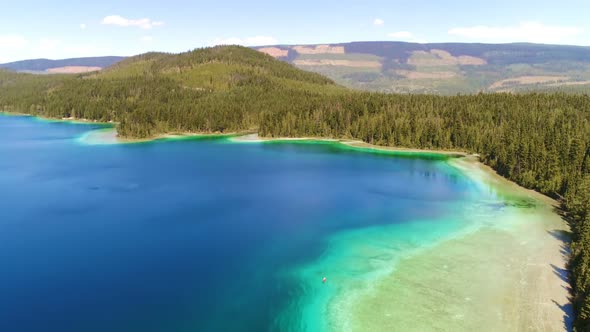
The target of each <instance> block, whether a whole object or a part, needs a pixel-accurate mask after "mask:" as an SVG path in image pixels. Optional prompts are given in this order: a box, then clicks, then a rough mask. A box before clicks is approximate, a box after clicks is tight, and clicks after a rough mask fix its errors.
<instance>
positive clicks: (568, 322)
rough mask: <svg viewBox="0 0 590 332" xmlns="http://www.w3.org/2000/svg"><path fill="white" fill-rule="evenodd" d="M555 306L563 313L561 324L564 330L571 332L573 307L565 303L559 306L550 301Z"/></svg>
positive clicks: (572, 328)
mask: <svg viewBox="0 0 590 332" xmlns="http://www.w3.org/2000/svg"><path fill="white" fill-rule="evenodd" d="M551 301H553V303H555V305H556V306H557V307H558V308H559V309H561V311H563V324H564V327H565V330H566V331H568V332H572V331H573V330H574V306H573V304H571V303H566V304H564V305H561V304H559V303H557V301H555V300H551Z"/></svg>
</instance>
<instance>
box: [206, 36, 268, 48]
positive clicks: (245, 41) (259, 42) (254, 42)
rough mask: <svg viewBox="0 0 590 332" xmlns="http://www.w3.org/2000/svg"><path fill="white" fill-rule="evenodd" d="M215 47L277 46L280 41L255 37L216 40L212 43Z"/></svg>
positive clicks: (266, 37)
mask: <svg viewBox="0 0 590 332" xmlns="http://www.w3.org/2000/svg"><path fill="white" fill-rule="evenodd" d="M212 44H213V45H242V46H266V45H276V44H278V40H277V39H276V38H274V37H269V36H255V37H247V38H225V39H216V40H215V41H213V43H212Z"/></svg>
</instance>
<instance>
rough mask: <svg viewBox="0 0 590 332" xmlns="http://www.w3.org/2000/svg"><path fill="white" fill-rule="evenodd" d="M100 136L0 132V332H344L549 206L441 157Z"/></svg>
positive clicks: (11, 126) (36, 126) (310, 145)
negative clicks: (467, 246)
mask: <svg viewBox="0 0 590 332" xmlns="http://www.w3.org/2000/svg"><path fill="white" fill-rule="evenodd" d="M101 128H104V126H103V125H98V124H77V123H69V122H55V121H46V120H41V119H37V118H33V117H24V116H2V115H0V266H2V272H1V273H0V294H1V296H0V330H1V331H23V332H25V331H61V332H63V331H197V330H198V331H265V330H281V331H283V330H293V331H300V330H309V331H319V330H330V329H338V330H339V329H341V328H345V327H343V326H341V325H338V324H341V323H342V321H343V318H342V317H349V316H350V317H353V316H355V315H356V317H363V316H362V315H363V313H355V312H354V310H352V309H351V308H352V307H354V305H352V306H351V305H350V303H356V302H355V301H356V300H355V299H359V300H358V301H360V302H362V301H361V300H360V298H361V297H362V296H363V295H362V294H363V292H367V291H368V290H369V289H370V288H371V287H373V286H374V287H377V286H376V285H378V284H379V282H382V281H383V280H385V279H384V278H387V277H388V276H391V275H392V274H393V273H398V272H399V273H402V272H403V271H404V270H403V267H404V262H406V261H408V259H410V258H411V257H420V255H424V254H425V253H426V252H428V251H429V250H432V248H433V247H436V246H437V245H439V244H441V243H449V241H453V240H454V239H459V238H464V237H465V236H469V234H474V232H477V231H478V230H480V229H482V228H486V227H488V228H489V227H490V225H494V227H495V225H496V224H495V221H496V220H498V217H499V216H503V215H505V214H506V213H507V211H509V210H510V209H516V208H518V209H520V210H523V209H526V208H527V207H529V208H530V206H535V205H538V203H536V202H535V201H534V200H530V199H524V200H523V199H521V198H518V199H517V200H518V202H520V203H523V202H524V203H525V204H517V205H518V206H516V207H515V204H512V203H511V202H514V201H515V199H512V198H510V197H507V196H506V194H505V193H503V192H501V191H498V190H496V189H494V188H492V187H491V186H489V185H487V184H485V183H481V182H479V181H477V180H476V179H474V178H473V177H470V176H468V175H466V173H465V172H464V171H462V170H461V169H459V168H457V167H454V166H453V164H452V162H451V160H450V159H449V158H447V157H443V156H439V157H436V158H434V157H432V156H431V155H420V154H416V155H414V156H407V155H405V156H404V155H396V154H395V153H391V154H388V153H367V152H365V151H356V150H354V149H350V148H345V147H343V146H342V145H341V144H338V143H329V142H313V141H306V142H270V143H238V142H234V141H232V140H231V139H228V138H225V137H219V138H215V137H213V138H193V139H178V140H173V139H170V140H161V141H153V142H144V143H133V144H105V145H87V144H84V142H83V141H82V140H81V139H80V138H81V137H83V136H84V135H85V134H87V133H88V132H89V131H92V130H97V129H101ZM519 220H520V219H519ZM517 224H518V223H513V222H511V223H510V225H508V226H510V227H508V226H507V224H503V225H500V226H498V227H500V228H502V229H507V228H511V227H513V226H514V225H517ZM514 227H516V226H514ZM545 235H547V234H545ZM488 252H489V251H488ZM531 252H532V251H531ZM528 258H530V256H525V257H524V259H528ZM416 259H418V258H416ZM396 271H398V272H396ZM400 271H401V272H400ZM405 271H408V270H407V269H406V270H405ZM414 273H416V274H422V273H423V274H428V273H429V272H428V271H421V270H416V271H414ZM324 277H325V278H326V281H325V282H323V281H322V279H323V278H324ZM441 278H443V279H444V277H443V276H441ZM484 281H485V280H484ZM406 289H407V288H406ZM353 295H354V296H353ZM413 296H414V297H416V298H417V300H416V301H418V300H419V301H428V298H427V297H424V296H421V294H420V293H414V295H413ZM351 301H352V302H351ZM360 302H358V303H360ZM347 303H348V304H347ZM359 305H360V304H359ZM408 305H410V304H408ZM420 305H423V304H420ZM465 306H466V307H468V306H469V305H468V304H466V305H465ZM357 309H358V308H357ZM355 310H356V309H355ZM461 310H467V309H461ZM364 315H365V317H366V313H364ZM383 317H385V316H383ZM351 319H352V318H351ZM350 326H354V325H350Z"/></svg>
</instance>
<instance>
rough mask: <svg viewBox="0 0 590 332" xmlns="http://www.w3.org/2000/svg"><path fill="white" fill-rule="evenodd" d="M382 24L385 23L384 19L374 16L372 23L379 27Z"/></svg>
mask: <svg viewBox="0 0 590 332" xmlns="http://www.w3.org/2000/svg"><path fill="white" fill-rule="evenodd" d="M384 24H385V21H383V20H382V19H380V18H376V19H375V20H374V21H373V25H375V26H378V27H380V26H383V25H384Z"/></svg>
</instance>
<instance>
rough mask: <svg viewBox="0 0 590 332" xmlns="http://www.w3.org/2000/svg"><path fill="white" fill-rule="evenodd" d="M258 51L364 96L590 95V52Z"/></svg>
mask: <svg viewBox="0 0 590 332" xmlns="http://www.w3.org/2000/svg"><path fill="white" fill-rule="evenodd" d="M257 49H259V50H261V51H263V52H266V53H268V54H271V55H273V56H275V57H276V58H278V59H281V60H284V61H287V62H289V63H292V64H294V65H296V66H297V67H299V68H302V69H305V70H310V71H314V72H317V73H320V74H323V75H326V76H328V77H330V78H332V79H333V80H334V81H336V82H337V83H339V84H342V85H344V86H347V87H350V88H354V89H359V90H367V91H379V92H396V93H433V94H443V95H454V94H457V93H462V94H466V93H478V92H508V91H513V92H529V91H549V90H550V91H573V92H579V91H582V92H590V47H581V46H562V45H539V44H526V43H519V44H462V43H439V44H416V43H404V42H355V43H345V44H330V45H305V46H272V47H261V48H257Z"/></svg>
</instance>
